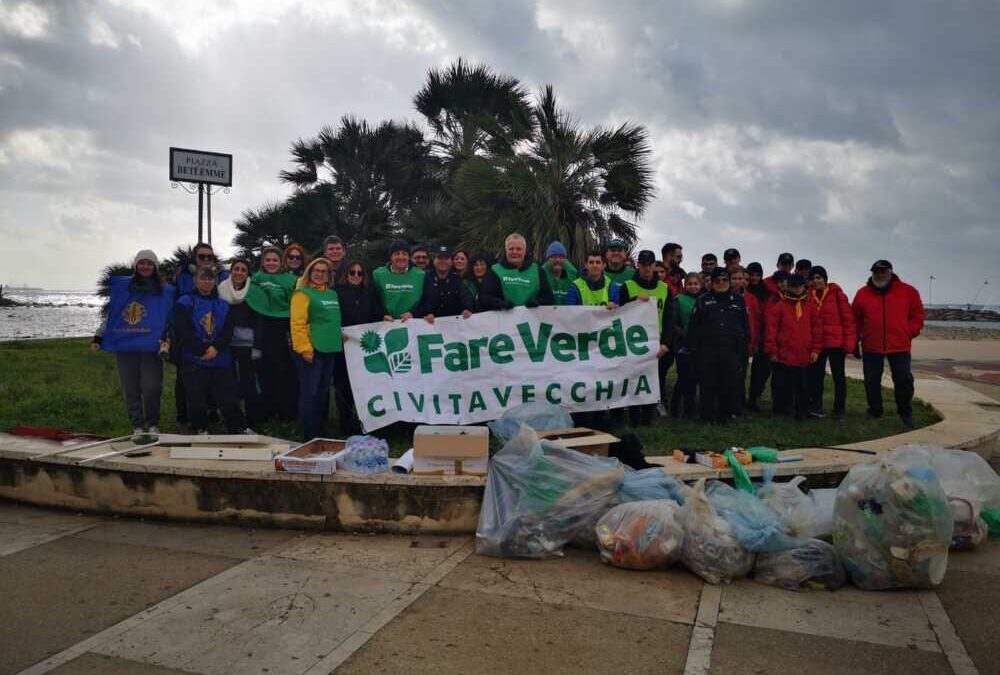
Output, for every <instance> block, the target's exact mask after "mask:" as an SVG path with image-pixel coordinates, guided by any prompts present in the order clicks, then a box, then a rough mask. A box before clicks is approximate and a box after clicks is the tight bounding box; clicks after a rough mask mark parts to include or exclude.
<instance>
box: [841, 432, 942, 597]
mask: <svg viewBox="0 0 1000 675" xmlns="http://www.w3.org/2000/svg"><path fill="white" fill-rule="evenodd" d="M952 532H953V523H952V513H951V508H950V507H949V506H948V501H947V497H946V495H945V492H944V489H943V488H942V487H941V482H940V481H939V480H938V475H937V472H936V471H935V470H934V468H933V466H931V464H929V463H928V462H926V461H920V460H919V458H917V457H915V456H913V455H912V454H909V455H908V454H906V453H903V454H898V453H897V452H895V451H893V452H891V453H889V454H888V455H885V456H883V457H882V458H881V459H879V461H877V462H873V463H870V464H857V465H855V466H853V467H851V470H850V471H849V472H848V474H847V477H846V478H844V481H843V482H842V483H841V484H840V487H839V488H838V489H837V502H836V507H835V511H834V519H833V545H834V547H835V548H836V549H837V553H839V554H840V556H841V558H842V559H843V561H844V567H845V568H846V570H847V575H848V577H849V578H850V579H851V581H852V582H854V584H855V585H857V586H858V587H859V588H863V589H867V590H885V589H890V588H933V587H935V586H937V585H938V584H940V583H941V582H942V581H943V580H944V575H945V571H946V570H947V567H948V546H949V544H950V543H951V537H952Z"/></svg>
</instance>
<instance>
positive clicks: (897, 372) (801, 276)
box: [92, 234, 924, 438]
mask: <svg viewBox="0 0 1000 675" xmlns="http://www.w3.org/2000/svg"><path fill="white" fill-rule="evenodd" d="M543 258H544V260H541V261H536V260H534V259H533V258H532V257H530V256H529V252H528V246H527V242H526V240H525V238H524V237H523V236H521V235H520V234H511V235H510V236H508V237H507V238H506V240H505V242H504V249H503V252H502V254H501V256H500V257H499V259H497V260H492V259H490V258H489V257H487V256H486V255H483V254H470V253H469V252H468V251H465V250H462V249H457V250H452V249H451V248H449V247H447V246H440V247H434V248H430V249H428V248H426V247H422V246H412V247H411V246H410V245H409V244H408V243H407V242H405V241H402V240H397V241H394V242H392V244H391V245H390V247H389V251H388V260H387V262H386V264H385V265H381V266H378V267H376V268H374V269H366V267H365V265H364V264H362V263H361V262H359V261H358V260H353V259H350V258H349V257H348V250H347V246H346V244H345V242H344V241H343V240H342V239H340V238H339V237H337V236H330V237H327V239H326V240H325V241H324V242H323V245H322V247H321V249H320V250H319V251H318V254H317V255H316V257H315V258H312V259H310V256H309V255H308V254H307V252H306V251H305V249H304V248H303V247H302V246H300V245H298V244H291V245H289V246H287V247H285V248H284V249H281V248H277V247H265V248H264V249H263V251H262V252H261V255H260V258H259V264H257V265H255V264H254V263H253V261H251V260H248V259H243V258H237V259H234V260H232V261H230V262H229V264H228V268H223V266H222V265H221V264H220V261H219V259H218V258H217V257H216V255H215V252H214V251H213V250H212V247H211V246H210V245H208V244H204V243H200V244H198V245H197V246H196V247H195V248H194V250H193V258H192V259H191V260H189V261H181V263H180V264H179V265H178V268H177V272H176V274H175V275H174V278H173V279H172V280H171V282H169V283H168V282H167V281H166V280H164V279H162V278H161V275H160V271H159V261H158V259H157V256H156V255H155V254H154V253H153V252H152V251H149V250H143V251H140V252H139V253H138V254H136V256H135V259H134V262H133V268H132V273H131V274H130V275H120V276H110V277H109V278H107V279H105V281H104V284H103V288H102V292H103V293H104V294H105V295H106V296H107V303H106V304H105V306H104V308H103V309H102V323H101V326H100V328H99V330H98V331H97V333H96V335H95V336H94V339H93V341H92V349H93V350H94V351H95V352H97V351H100V350H104V351H110V352H114V353H115V354H116V358H117V365H118V370H119V374H120V377H121V382H122V389H123V393H124V397H125V404H126V410H127V413H128V416H129V420H130V422H131V424H132V426H133V428H134V429H135V432H136V433H137V434H138V433H149V434H157V433H159V428H158V426H159V421H160V420H159V417H160V396H161V392H162V382H163V363H164V361H169V362H171V363H173V364H174V365H175V366H176V368H177V382H176V386H175V402H176V408H177V418H178V423H179V424H180V425H187V426H189V427H190V428H191V430H192V431H193V432H194V433H202V434H204V433H207V430H208V426H209V422H210V421H212V420H213V418H214V416H216V415H219V414H220V413H221V419H222V422H223V423H224V425H225V427H226V430H227V432H229V433H253V431H252V427H253V426H255V425H258V424H260V423H262V422H264V421H266V420H268V419H272V418H276V419H279V420H293V419H298V420H299V422H300V423H301V425H302V428H303V432H304V435H305V437H306V438H313V437H317V436H321V435H323V434H324V432H325V426H326V422H327V417H328V410H329V406H330V390H331V387H332V389H333V391H334V399H335V404H336V406H337V411H338V418H339V421H340V427H341V429H340V430H341V432H342V433H343V434H345V435H350V434H354V433H360V431H361V426H360V424H359V422H358V417H357V413H356V411H355V408H354V400H353V396H352V394H351V385H350V379H349V375H348V372H347V368H346V363H345V361H344V355H343V344H344V337H343V328H344V327H347V326H352V325H357V324H363V323H369V322H374V321H394V320H402V321H408V320H411V319H422V320H425V321H427V322H430V323H433V322H434V320H435V318H436V317H443V316H462V317H465V318H468V317H469V316H471V315H472V314H473V313H474V312H482V311H503V310H509V309H512V308H514V307H519V306H522V307H537V306H540V305H592V306H605V307H607V308H608V309H611V310H613V309H615V308H616V307H619V306H621V305H624V304H626V303H629V302H633V301H640V302H655V303H656V313H657V321H658V326H659V349H658V351H657V354H656V356H657V359H658V367H659V381H660V388H661V404H660V406H659V408H660V414H661V415H667V414H670V415H673V416H685V417H695V416H697V417H700V419H701V420H702V421H703V422H706V423H726V422H728V421H729V420H731V419H733V418H734V417H737V416H740V415H743V414H745V413H746V412H748V411H756V410H758V409H759V405H758V403H759V400H760V397H761V395H762V394H763V392H764V389H765V387H766V386H767V382H768V380H769V379H770V382H771V399H772V406H773V407H772V411H773V413H774V414H776V415H788V416H794V417H796V418H799V419H802V418H806V417H808V416H813V417H823V416H825V411H824V409H823V388H824V386H823V385H824V380H825V374H826V371H827V367H829V369H830V372H831V374H832V377H833V383H834V397H833V409H832V414H833V415H834V416H835V417H837V418H843V416H844V413H845V409H846V397H847V385H846V376H845V360H846V357H847V355H849V354H854V355H855V356H858V357H860V358H862V359H863V365H864V367H863V371H864V379H865V390H866V393H867V403H868V414H869V415H870V416H872V417H880V416H882V414H883V403H882V393H881V379H882V373H883V369H884V364H885V361H886V360H888V362H889V367H890V371H891V374H892V379H893V383H894V387H895V400H896V409H897V412H898V414H899V416H900V417H901V418H902V420H903V422H904V423H905V424H907V425H912V398H913V377H912V374H911V372H910V342H911V340H912V339H913V338H914V337H916V336H917V335H918V334H919V333H920V331H921V329H922V326H923V319H924V313H923V305H922V303H921V300H920V296H919V294H918V293H917V291H916V289H914V288H913V287H912V286H910V285H908V284H906V283H904V282H903V281H902V280H901V279H900V278H899V277H898V276H897V275H896V274H895V273H894V272H893V267H892V264H891V263H890V262H888V261H886V260H879V261H877V262H875V263H874V264H873V265H872V267H871V277H870V278H869V280H868V282H867V284H866V285H865V286H863V287H862V288H861V289H860V290H858V291H857V293H856V294H855V295H854V298H853V301H850V300H848V298H847V295H846V294H845V293H844V291H843V289H842V288H841V287H840V286H838V285H837V284H836V283H833V282H831V281H830V279H829V276H828V274H827V271H826V269H825V268H824V267H822V266H820V265H813V263H812V262H811V261H809V260H805V259H801V260H798V261H796V260H795V258H794V257H793V256H792V254H790V253H782V254H781V255H780V256H779V257H778V260H777V266H776V269H775V271H774V272H773V273H771V274H770V275H769V276H767V277H765V276H764V270H763V267H762V265H761V264H760V263H757V262H752V263H750V264H749V265H747V266H746V267H744V266H743V265H742V261H741V257H740V253H739V251H737V250H736V249H728V250H726V252H725V253H724V254H723V262H722V264H721V265H720V264H719V261H718V258H717V257H716V256H715V255H714V254H712V253H707V254H705V255H704V256H702V259H701V269H700V271H697V272H695V271H692V272H685V270H684V269H683V267H682V266H681V265H682V262H683V259H684V251H683V248H682V246H680V245H679V244H676V243H668V244H666V245H664V246H663V248H662V249H661V256H660V257H657V256H656V254H655V253H654V252H653V251H650V250H643V251H640V252H639V253H638V254H637V255H636V256H635V258H634V259H630V257H629V255H628V248H627V246H626V244H625V243H624V242H623V241H620V240H616V239H613V240H611V241H609V242H608V243H607V245H606V246H605V247H604V248H603V249H601V250H594V251H590V252H588V254H587V256H586V258H585V259H584V268H583V269H582V270H577V268H576V267H575V266H574V265H573V264H572V263H571V262H570V260H569V259H568V256H567V250H566V248H565V246H563V244H562V243H560V242H558V241H555V242H552V243H551V244H550V245H549V246H548V247H547V248H546V250H545V251H544V256H543ZM674 365H676V367H677V375H676V383H675V385H674V387H673V390H672V392H667V391H666V389H665V386H664V384H665V378H666V376H667V373H668V372H669V370H670V368H672V367H673V366H674ZM748 375H749V378H748ZM748 380H749V381H748ZM668 393H669V394H670V395H669V396H668V395H667V394H668ZM656 408H657V406H640V407H636V408H633V409H631V411H630V412H631V414H632V421H633V423H634V424H648V423H650V422H651V420H652V418H653V416H654V415H655V414H656Z"/></svg>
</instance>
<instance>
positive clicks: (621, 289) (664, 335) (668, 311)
mask: <svg viewBox="0 0 1000 675" xmlns="http://www.w3.org/2000/svg"><path fill="white" fill-rule="evenodd" d="M632 281H634V282H635V283H636V284H638V286H639V288H645V289H647V290H652V289H654V288H656V284H658V283H659V281H660V277H658V276H656V275H655V274H654V275H653V278H652V279H650V280H649V281H644V280H643V279H642V278H641V277H640V276H639V275H638V274H636V275H635V276H634V277H632ZM618 299H619V300H621V303H622V305H624V304H626V303H628V302H632V301H633V300H635V298H633V297H632V296H631V294H629V292H628V286H626V285H625V284H620V285H619V286H618ZM650 302H653V299H650ZM673 304H674V294H673V293H669V294H667V306H666V307H664V308H663V330H661V331H660V344H661V345H667V346H668V347H669V346H670V338H671V333H670V326H671V322H672V321H673V317H672V316H671V315H672V313H673V311H672V310H673Z"/></svg>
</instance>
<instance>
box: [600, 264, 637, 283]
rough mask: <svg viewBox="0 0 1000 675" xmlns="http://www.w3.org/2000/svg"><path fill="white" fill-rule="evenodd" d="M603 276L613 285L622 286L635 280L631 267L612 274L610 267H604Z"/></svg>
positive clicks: (633, 270)
mask: <svg viewBox="0 0 1000 675" xmlns="http://www.w3.org/2000/svg"><path fill="white" fill-rule="evenodd" d="M604 274H606V275H607V276H608V277H609V278H610V279H611V281H613V282H614V283H616V284H624V283H625V282H626V281H629V280H631V279H634V278H635V269H634V268H632V267H623V268H622V269H620V270H619V271H617V272H612V271H611V268H610V267H605V268H604Z"/></svg>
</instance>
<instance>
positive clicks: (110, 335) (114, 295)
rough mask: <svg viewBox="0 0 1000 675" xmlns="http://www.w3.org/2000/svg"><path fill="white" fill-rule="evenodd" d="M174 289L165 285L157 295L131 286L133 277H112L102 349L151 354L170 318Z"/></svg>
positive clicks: (155, 349) (157, 348)
mask: <svg viewBox="0 0 1000 675" xmlns="http://www.w3.org/2000/svg"><path fill="white" fill-rule="evenodd" d="M175 293H176V289H175V288H174V287H173V286H171V285H170V284H164V285H163V286H162V288H161V292H160V293H154V292H151V291H147V290H143V291H138V290H136V289H134V288H133V287H132V277H130V276H114V277H111V297H110V299H109V300H108V319H107V324H106V328H105V330H104V336H103V338H102V339H101V349H104V350H106V351H109V352H151V353H155V352H156V351H157V350H159V348H160V338H161V337H162V336H163V331H164V329H165V328H166V325H167V320H168V319H169V317H170V310H171V308H172V307H173V304H174V294H175Z"/></svg>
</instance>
